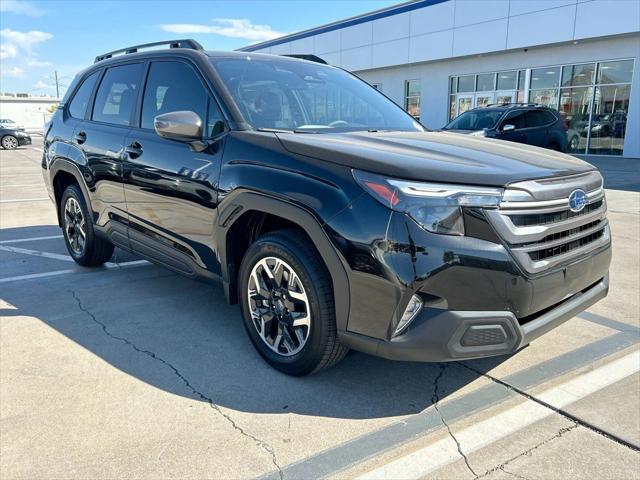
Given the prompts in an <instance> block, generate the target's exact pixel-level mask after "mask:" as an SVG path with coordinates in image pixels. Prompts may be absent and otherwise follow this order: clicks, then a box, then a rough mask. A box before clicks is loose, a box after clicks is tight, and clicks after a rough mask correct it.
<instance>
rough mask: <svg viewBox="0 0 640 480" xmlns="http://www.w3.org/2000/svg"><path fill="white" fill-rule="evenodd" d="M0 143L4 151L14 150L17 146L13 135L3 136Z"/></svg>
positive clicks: (16, 140)
mask: <svg viewBox="0 0 640 480" xmlns="http://www.w3.org/2000/svg"><path fill="white" fill-rule="evenodd" d="M0 143H2V148H4V149H5V150H15V149H16V148H18V145H19V143H18V139H17V138H16V137H14V136H13V135H5V136H4V137H2V141H0Z"/></svg>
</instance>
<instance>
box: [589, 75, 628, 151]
mask: <svg viewBox="0 0 640 480" xmlns="http://www.w3.org/2000/svg"><path fill="white" fill-rule="evenodd" d="M630 92H631V85H612V86H606V87H596V91H595V95H594V100H593V116H592V117H591V139H590V142H589V153H595V154H600V155H622V151H623V147H624V137H625V135H626V130H627V112H628V111H629V94H630Z"/></svg>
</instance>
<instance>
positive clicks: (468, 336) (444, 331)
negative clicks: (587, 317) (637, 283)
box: [340, 274, 609, 362]
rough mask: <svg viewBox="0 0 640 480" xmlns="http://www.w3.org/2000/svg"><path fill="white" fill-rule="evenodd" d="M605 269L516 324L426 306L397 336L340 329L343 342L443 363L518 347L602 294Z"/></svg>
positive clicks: (501, 315) (498, 316) (496, 316)
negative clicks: (583, 286) (384, 337)
mask: <svg viewBox="0 0 640 480" xmlns="http://www.w3.org/2000/svg"><path fill="white" fill-rule="evenodd" d="M608 291H609V276H608V274H607V275H606V276H605V277H604V278H602V279H601V280H600V281H598V282H597V283H596V284H594V285H592V286H590V287H589V288H587V289H585V290H583V291H581V292H578V293H576V294H575V295H572V296H571V297H569V298H567V299H565V300H564V301H563V302H561V303H560V304H558V305H556V306H554V307H553V308H551V309H550V310H548V311H546V312H544V313H542V314H541V315H539V316H537V317H536V318H534V319H532V320H530V321H528V322H524V323H522V320H520V321H518V319H517V318H516V317H515V315H514V314H513V313H511V312H508V311H482V312H481V311H477V312H476V311H454V310H440V311H436V309H426V310H425V311H423V313H422V314H421V315H420V316H419V317H418V318H416V319H415V320H414V321H413V322H412V323H411V327H410V328H409V329H408V330H407V331H406V332H405V333H403V334H402V335H400V336H398V337H395V338H392V339H391V340H388V341H386V340H379V339H374V338H371V337H367V336H364V335H359V334H356V333H351V332H345V333H343V334H342V335H341V337H340V340H341V342H343V343H344V344H345V345H347V346H349V347H351V348H353V349H355V350H359V351H361V352H364V353H369V354H371V355H375V356H379V357H383V358H387V359H390V360H403V361H419V362H446V361H453V360H468V359H473V358H481V357H488V356H495V355H502V354H509V353H513V352H516V351H518V350H519V349H520V348H522V347H524V346H525V345H528V344H529V343H530V342H532V341H533V340H535V339H536V338H538V337H540V336H541V335H544V334H545V333H547V332H548V331H550V330H552V329H554V328H556V327H557V326H559V325H561V324H562V323H564V322H566V321H567V320H569V319H571V318H573V317H574V316H576V315H577V314H579V313H580V312H582V311H584V310H586V309H587V308H589V307H590V306H591V305H593V304H594V303H596V302H597V301H599V300H601V299H603V298H604V297H606V296H607V293H608Z"/></svg>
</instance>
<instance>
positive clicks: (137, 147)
mask: <svg viewBox="0 0 640 480" xmlns="http://www.w3.org/2000/svg"><path fill="white" fill-rule="evenodd" d="M124 151H125V152H127V155H129V158H132V159H133V158H138V157H139V156H140V155H142V153H143V151H142V145H141V144H140V142H135V141H134V142H131V143H130V144H129V145H127V146H126V147H124Z"/></svg>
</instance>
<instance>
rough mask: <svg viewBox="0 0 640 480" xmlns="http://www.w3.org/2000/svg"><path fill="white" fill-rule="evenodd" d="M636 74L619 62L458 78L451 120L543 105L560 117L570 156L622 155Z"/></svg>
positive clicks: (453, 82) (628, 63)
mask: <svg viewBox="0 0 640 480" xmlns="http://www.w3.org/2000/svg"><path fill="white" fill-rule="evenodd" d="M633 68H634V61H633V60H615V61H604V62H591V63H580V64H575V65H564V66H555V67H544V68H532V69H530V70H524V69H523V70H511V71H502V72H495V73H481V74H477V75H463V76H452V77H450V78H449V94H450V97H449V119H453V118H455V117H456V116H457V115H460V114H462V113H464V112H466V111H467V110H470V109H472V108H474V107H482V106H486V105H487V104H490V103H497V104H506V103H513V102H519V103H524V102H530V103H538V104H541V105H545V106H547V107H550V108H554V109H557V110H558V111H559V112H560V114H561V116H562V118H563V119H564V123H565V131H566V132H567V144H568V152H569V153H578V154H584V153H590V154H601V155H622V153H623V146H624V138H625V135H626V125H627V113H628V109H629V96H630V92H631V79H632V76H633ZM527 73H528V75H527ZM527 78H528V80H527ZM527 88H528V97H526V95H525V92H526V91H527Z"/></svg>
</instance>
